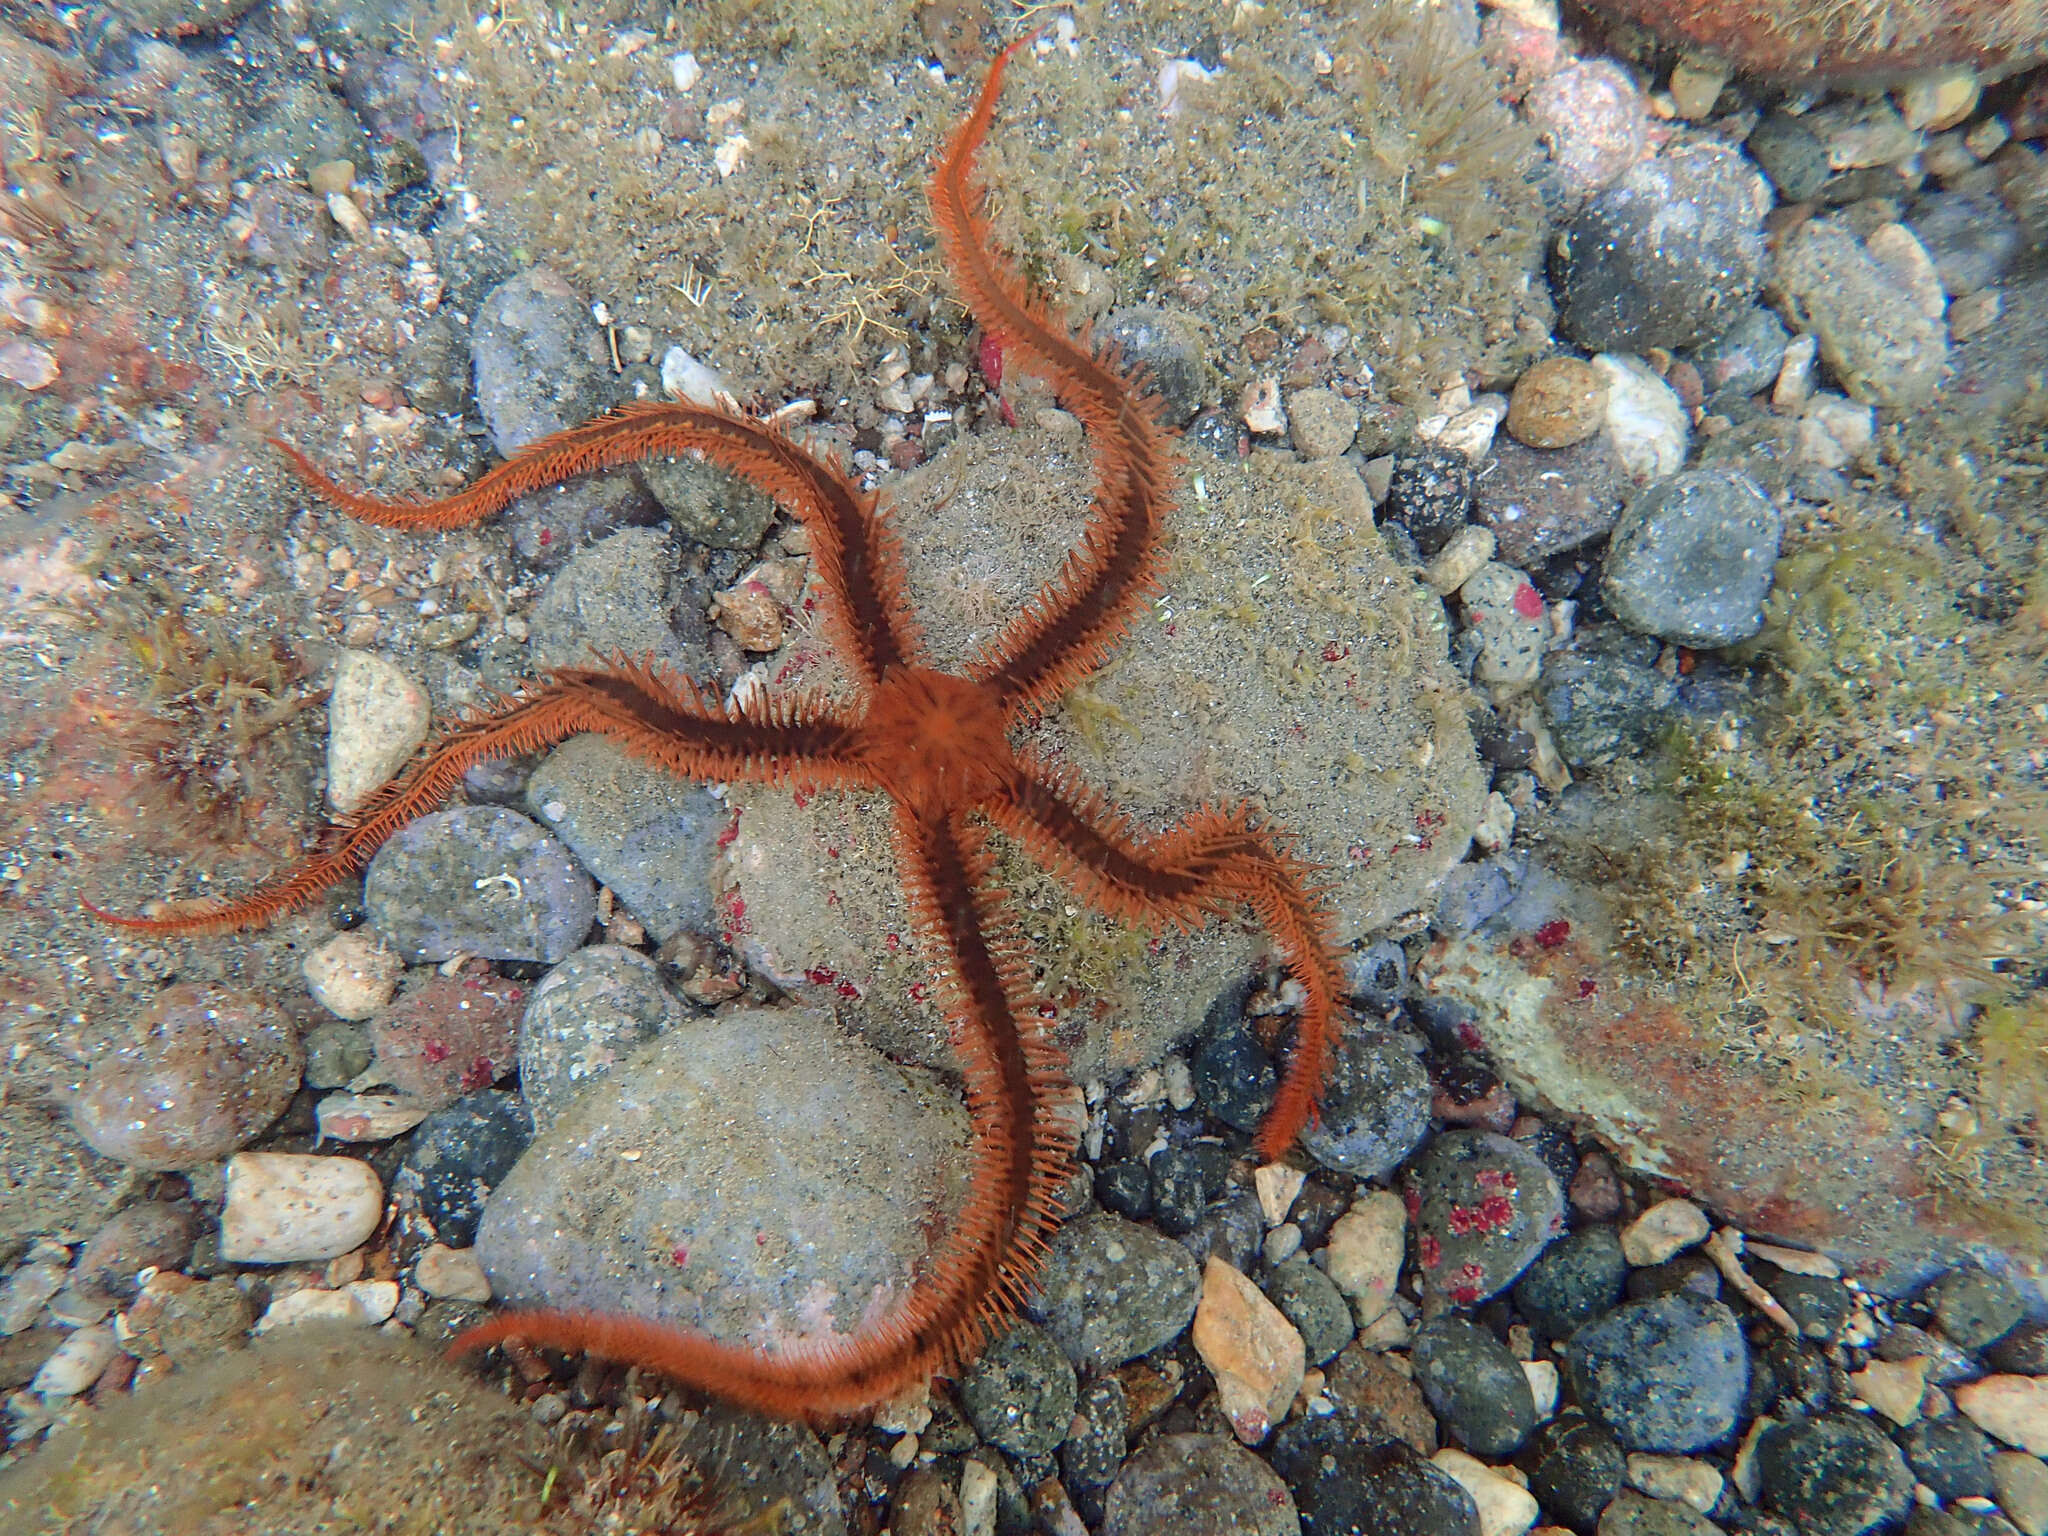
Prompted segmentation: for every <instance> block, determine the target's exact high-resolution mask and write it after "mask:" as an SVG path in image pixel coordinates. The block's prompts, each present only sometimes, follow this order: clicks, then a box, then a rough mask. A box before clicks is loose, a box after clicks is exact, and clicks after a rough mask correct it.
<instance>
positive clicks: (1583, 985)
mask: <svg viewBox="0 0 2048 1536" xmlns="http://www.w3.org/2000/svg"><path fill="white" fill-rule="evenodd" d="M1599 990H1600V983H1599V982H1597V981H1595V980H1594V979H1593V978H1592V977H1590V976H1581V977H1580V978H1579V1001H1580V1002H1582V1003H1583V1002H1584V1001H1585V1000H1586V999H1587V998H1589V997H1591V996H1592V995H1593V994H1594V993H1595V992H1598V991H1599Z"/></svg>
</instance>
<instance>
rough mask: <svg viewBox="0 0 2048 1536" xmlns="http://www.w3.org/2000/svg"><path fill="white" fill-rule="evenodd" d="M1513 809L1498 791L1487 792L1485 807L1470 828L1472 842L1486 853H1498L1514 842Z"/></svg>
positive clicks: (1505, 797) (1506, 798)
mask: <svg viewBox="0 0 2048 1536" xmlns="http://www.w3.org/2000/svg"><path fill="white" fill-rule="evenodd" d="M1514 837H1515V808H1514V806H1513V805H1511V804H1509V803H1508V797H1507V796H1506V795H1504V794H1502V793H1501V792H1500V791H1499V790H1497V789H1496V790H1492V791H1489V792H1488V794H1487V796H1486V806H1485V808H1484V809H1483V810H1481V812H1480V813H1479V821H1478V823H1477V824H1476V825H1474V827H1473V828H1472V841H1473V842H1475V843H1477V844H1478V845H1479V847H1480V848H1481V849H1482V850H1483V851H1485V852H1487V853H1499V852H1500V851H1501V849H1503V848H1505V847H1507V845H1508V844H1509V843H1511V842H1513V841H1514Z"/></svg>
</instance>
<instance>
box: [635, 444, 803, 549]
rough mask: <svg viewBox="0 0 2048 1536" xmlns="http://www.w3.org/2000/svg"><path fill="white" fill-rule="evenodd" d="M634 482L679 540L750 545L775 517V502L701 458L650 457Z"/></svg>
mask: <svg viewBox="0 0 2048 1536" xmlns="http://www.w3.org/2000/svg"><path fill="white" fill-rule="evenodd" d="M639 473H640V481H641V483H642V484H643V485H645V486H646V487H647V489H648V492H649V493H650V494H651V495H652V496H653V497H654V499H655V500H656V501H657V502H659V503H660V504H661V508H662V510H663V511H664V512H666V513H667V514H668V515H669V517H670V519H671V520H672V521H673V522H674V523H675V525H676V531H677V532H678V533H680V534H682V535H683V537H684V538H686V539H690V540H693V541H694V542H696V543H698V544H706V545H709V546H710V547H711V548H713V549H752V548H753V547H754V546H755V545H757V544H759V543H760V542H761V535H763V534H764V533H766V532H767V531H768V525H769V524H770V523H772V522H774V521H775V503H774V502H772V501H770V500H769V499H768V498H767V497H766V496H764V495H763V494H762V493H761V492H760V491H759V490H758V489H756V488H755V487H754V486H753V485H751V484H749V483H748V482H747V481H745V480H742V479H740V478H739V476H737V475H735V474H733V473H732V472H731V471H729V470H725V469H721V468H719V466H718V465H716V464H713V463H710V462H709V461H708V460H704V459H689V458H684V459H654V460H650V461H649V462H647V463H644V464H642V465H641V466H640V470H639Z"/></svg>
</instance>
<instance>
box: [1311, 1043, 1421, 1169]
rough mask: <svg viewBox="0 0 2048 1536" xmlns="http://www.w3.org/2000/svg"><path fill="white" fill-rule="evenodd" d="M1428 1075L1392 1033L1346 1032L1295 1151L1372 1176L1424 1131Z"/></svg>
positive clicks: (1394, 1163)
mask: <svg viewBox="0 0 2048 1536" xmlns="http://www.w3.org/2000/svg"><path fill="white" fill-rule="evenodd" d="M1429 1099H1430V1089H1429V1073H1428V1071H1427V1070H1425V1069H1424V1067H1423V1065H1422V1059H1421V1057H1420V1056H1418V1055H1417V1054H1416V1052H1415V1051H1414V1050H1413V1049H1411V1048H1410V1046H1409V1044H1408V1043H1407V1041H1406V1040H1404V1039H1403V1038H1402V1037H1401V1036H1399V1035H1394V1034H1389V1033H1386V1032H1385V1031H1382V1030H1371V1029H1366V1030H1351V1031H1348V1032H1346V1033H1345V1034H1344V1035H1343V1037H1342V1038H1340V1039H1339V1040H1338V1042H1337V1048H1336V1050H1335V1051H1334V1052H1333V1053H1332V1057H1331V1062H1330V1071H1329V1075H1328V1076H1327V1077H1326V1078H1325V1079H1324V1080H1323V1094H1322V1100H1321V1103H1320V1105H1319V1107H1318V1114H1317V1117H1316V1120H1315V1123H1314V1124H1312V1125H1311V1126H1309V1127H1308V1128H1307V1129H1306V1130H1304V1131H1303V1132H1302V1134H1301V1145H1302V1150H1303V1151H1305V1152H1307V1153H1308V1154H1309V1156H1311V1157H1313V1158H1314V1159H1315V1160H1316V1161H1317V1162H1319V1163H1321V1164H1322V1165H1323V1166H1324V1167H1325V1168H1328V1169H1331V1170H1333V1171H1334V1172H1337V1173H1348V1174H1354V1175H1356V1176H1357V1177H1359V1178H1366V1179H1376V1178H1379V1177H1381V1176H1382V1175H1384V1174H1386V1173H1388V1172H1390V1171H1391V1170H1392V1169H1394V1168H1397V1167H1399V1166H1400V1164H1401V1163H1402V1162H1403V1161H1405V1160H1406V1159H1407V1157H1408V1154H1409V1153H1411V1152H1413V1151H1414V1150H1415V1148H1416V1147H1417V1145H1419V1144H1420V1143H1421V1141H1422V1138H1423V1136H1424V1135H1426V1134H1427V1133H1428V1131H1429Z"/></svg>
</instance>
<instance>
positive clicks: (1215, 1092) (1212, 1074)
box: [1188, 1024, 1280, 1131]
mask: <svg viewBox="0 0 2048 1536" xmlns="http://www.w3.org/2000/svg"><path fill="white" fill-rule="evenodd" d="M1188 1065H1189V1069H1190V1075H1191V1076H1192V1077H1193V1079H1194V1085H1195V1097H1196V1098H1198V1099H1200V1100H1201V1102H1202V1105H1203V1107H1204V1108H1205V1109H1207V1110H1208V1111H1209V1113H1210V1114H1212V1115H1214V1116H1215V1117H1216V1118H1217V1119H1218V1120H1221V1121H1222V1122H1223V1123H1224V1124H1225V1125H1227V1126H1229V1127H1230V1128H1231V1129H1232V1130H1235V1131H1253V1130H1257V1129H1258V1125H1259V1122H1260V1121H1261V1120H1263V1119H1264V1118H1265V1116H1266V1111H1267V1110H1269V1109H1271V1108H1272V1107H1273V1099H1274V1096H1275V1095H1276V1094H1277V1093H1278V1092H1279V1087H1280V1074H1279V1073H1278V1072H1277V1071H1275V1070H1274V1066H1273V1058H1272V1056H1271V1055H1270V1054H1269V1053H1268V1052H1267V1051H1266V1048H1265V1047H1264V1046H1262V1045H1260V1044H1259V1042H1258V1041H1256V1040H1254V1039H1253V1038H1252V1036H1251V1033H1250V1031H1248V1030H1246V1029H1245V1028H1244V1026H1243V1025H1241V1024H1240V1025H1234V1026H1232V1027H1229V1028H1227V1029H1223V1030H1219V1031H1217V1032H1216V1033H1214V1034H1212V1035H1210V1036H1209V1038H1208V1039H1206V1040H1204V1041H1203V1042H1202V1046H1201V1049H1199V1050H1197V1051H1196V1052H1195V1057H1194V1060H1193V1061H1192V1062H1190V1063H1189V1064H1188Z"/></svg>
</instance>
